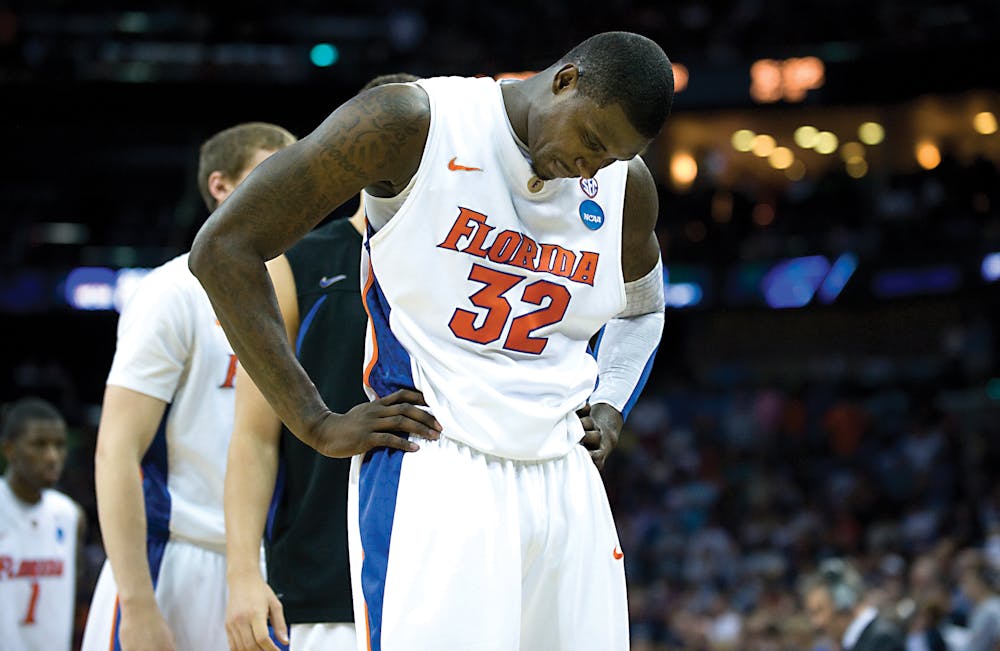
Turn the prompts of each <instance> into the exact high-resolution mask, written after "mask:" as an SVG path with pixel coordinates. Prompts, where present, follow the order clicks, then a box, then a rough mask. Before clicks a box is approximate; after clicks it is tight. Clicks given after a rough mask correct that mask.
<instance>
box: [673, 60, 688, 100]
mask: <svg viewBox="0 0 1000 651" xmlns="http://www.w3.org/2000/svg"><path fill="white" fill-rule="evenodd" d="M672 64H673V65H672V67H673V70H674V94H675V95H676V94H677V93H683V92H684V90H685V89H686V88H687V87H688V80H689V79H690V78H691V73H690V72H688V68H687V66H686V65H684V64H683V63H677V62H676V61H673V62H672Z"/></svg>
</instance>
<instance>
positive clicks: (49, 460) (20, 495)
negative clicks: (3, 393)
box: [0, 398, 86, 651]
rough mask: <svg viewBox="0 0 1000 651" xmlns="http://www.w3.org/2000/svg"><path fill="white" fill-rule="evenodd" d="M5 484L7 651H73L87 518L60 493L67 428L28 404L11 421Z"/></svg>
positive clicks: (16, 407) (2, 566)
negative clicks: (56, 486) (77, 592)
mask: <svg viewBox="0 0 1000 651" xmlns="http://www.w3.org/2000/svg"><path fill="white" fill-rule="evenodd" d="M0 441H2V442H3V456H4V458H5V459H6V460H7V472H6V474H4V476H3V477H2V478H0V648H3V649H5V651H6V650H9V651H69V649H70V648H71V646H72V642H73V620H74V615H75V610H76V588H77V577H78V569H79V568H80V563H79V556H80V553H81V551H82V545H83V536H84V533H85V531H86V518H85V516H84V515H83V511H82V509H81V508H80V506H79V505H78V504H77V503H76V502H75V501H73V500H72V499H71V498H69V497H68V496H66V495H64V494H62V493H60V492H59V491H57V490H55V489H54V488H53V486H55V485H56V482H57V481H58V480H59V477H60V475H62V471H63V466H64V465H65V463H66V423H65V422H64V421H63V418H62V416H61V415H60V414H59V412H58V411H57V410H56V408H55V407H53V406H52V405H51V404H49V403H48V402H46V401H44V400H41V399H40V398H22V399H20V400H18V401H17V402H15V403H14V404H13V405H11V407H10V409H9V410H8V411H7V413H6V414H5V416H4V422H3V430H2V433H0Z"/></svg>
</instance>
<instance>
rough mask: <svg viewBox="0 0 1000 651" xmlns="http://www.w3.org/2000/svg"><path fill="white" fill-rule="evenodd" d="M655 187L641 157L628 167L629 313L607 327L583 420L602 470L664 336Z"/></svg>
mask: <svg viewBox="0 0 1000 651" xmlns="http://www.w3.org/2000/svg"><path fill="white" fill-rule="evenodd" d="M658 211H659V207H658V200H657V196H656V184H655V183H654V182H653V177H652V176H651V175H650V173H649V169H648V168H647V167H646V164H645V163H644V162H643V161H642V159H641V158H639V157H636V158H634V159H633V160H632V161H630V162H629V174H628V182H627V184H626V189H625V207H624V219H623V224H622V272H623V275H624V278H625V283H626V288H625V289H626V298H627V303H626V306H625V311H624V312H622V314H620V315H618V317H616V318H614V319H612V320H611V321H610V322H609V323H608V324H607V325H606V326H605V328H604V334H603V337H602V338H601V343H600V347H599V349H598V352H597V363H598V368H599V371H600V376H599V377H600V381H599V384H598V387H597V389H596V390H595V391H594V393H593V394H592V395H591V397H590V408H589V412H587V415H585V416H584V418H583V422H584V428H585V435H584V438H583V444H584V445H585V446H586V447H587V448H588V449H590V450H591V457H592V458H593V459H594V462H595V463H596V464H597V465H598V467H602V466H603V464H604V461H605V460H606V459H607V456H608V455H609V454H610V453H611V451H612V450H613V449H614V448H615V446H617V444H618V437H619V433H620V432H621V428H622V426H623V425H624V422H625V416H627V415H628V410H629V408H630V406H631V405H632V404H633V402H634V399H635V396H637V395H638V394H639V393H640V392H641V391H642V388H643V385H644V384H645V379H646V377H647V372H648V369H649V366H650V365H651V364H652V361H653V356H654V355H655V352H656V346H657V344H658V343H659V339H660V335H661V334H662V332H663V293H662V277H661V274H660V273H658V271H657V270H658V269H660V266H659V262H660V245H659V242H658V241H657V239H656V233H655V231H654V228H655V226H656V218H657V214H658Z"/></svg>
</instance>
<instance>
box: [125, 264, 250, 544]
mask: <svg viewBox="0 0 1000 651" xmlns="http://www.w3.org/2000/svg"><path fill="white" fill-rule="evenodd" d="M187 258H188V256H187V254H184V255H181V256H178V257H176V258H174V259H173V260H170V261H169V262H167V263H165V264H163V265H161V266H159V267H157V268H156V269H154V270H153V271H152V272H150V273H149V275H147V276H146V277H145V278H143V279H142V281H141V282H140V284H139V286H138V287H137V288H136V291H135V292H134V293H133V294H132V296H131V297H130V298H129V300H128V303H126V305H125V307H124V309H123V310H122V314H121V318H120V319H119V322H118V344H117V348H116V350H115V357H114V361H113V362H112V365H111V371H110V373H109V374H108V380H107V383H108V384H110V385H115V386H121V387H125V388H127V389H132V390H133V391H138V392H139V393H144V394H146V395H149V396H152V397H154V398H158V399H160V400H163V401H164V402H166V403H168V405H167V411H166V413H165V415H164V419H163V422H162V423H161V425H160V430H159V431H158V432H157V434H156V437H155V438H154V440H153V442H152V444H151V445H150V447H149V450H148V451H147V453H146V456H145V458H144V459H143V462H142V472H143V491H144V493H145V501H146V517H147V520H148V523H149V527H148V528H149V532H150V535H152V536H154V537H159V538H162V539H166V538H167V534H168V533H169V534H170V535H171V536H178V537H181V538H183V539H185V540H188V541H191V542H194V543H197V544H201V545H204V546H206V547H210V548H214V549H217V550H222V549H224V547H225V526H224V519H223V512H222V491H223V481H224V479H225V472H226V457H227V455H228V449H229V438H230V436H231V434H232V429H233V409H234V407H235V396H234V394H235V392H234V391H233V386H234V384H233V380H234V377H235V374H236V356H235V355H234V354H233V349H232V346H230V345H229V340H228V339H227V338H226V335H225V333H224V332H223V330H222V327H221V326H220V325H219V322H218V319H217V318H216V316H215V312H214V311H213V309H212V304H211V303H210V302H209V300H208V295H207V294H206V293H205V291H204V289H203V288H202V286H201V284H200V283H199V282H198V279H197V278H195V276H194V275H193V274H192V273H191V272H190V271H189V270H188V265H187Z"/></svg>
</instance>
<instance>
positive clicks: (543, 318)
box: [448, 264, 570, 355]
mask: <svg viewBox="0 0 1000 651" xmlns="http://www.w3.org/2000/svg"><path fill="white" fill-rule="evenodd" d="M524 279H525V277H524V276H518V275H516V274H510V273H506V272H503V271H497V270H496V269H490V268H488V267H484V266H482V265H479V264H473V265H472V270H471V271H470V272H469V280H473V281H475V282H477V283H482V284H483V285H484V287H483V288H482V289H480V290H479V291H478V292H476V293H475V294H473V295H472V296H470V297H469V301H470V302H471V303H472V304H473V305H475V306H476V307H481V308H483V309H485V310H486V315H485V318H484V319H483V322H482V323H481V324H480V325H479V326H476V318H477V317H478V316H480V315H479V314H477V313H476V312H472V311H470V310H464V309H462V308H457V309H456V310H455V313H454V314H452V316H451V320H450V321H449V322H448V327H449V328H451V331H452V333H453V334H454V335H455V336H456V337H458V338H460V339H465V340H467V341H473V342H475V343H478V344H488V343H492V342H494V341H496V340H497V339H499V338H500V335H501V334H502V333H503V329H504V326H505V325H506V323H507V319H508V318H509V317H510V312H511V305H510V301H508V300H507V299H506V298H504V294H506V293H507V292H509V291H510V290H511V289H513V288H514V286H515V285H517V284H518V283H520V282H521V281H522V280H524ZM545 299H549V304H548V305H547V306H546V307H542V308H540V309H537V310H534V311H533V312H529V313H528V314H522V315H521V316H519V317H516V318H515V319H514V320H513V321H512V322H511V324H510V332H508V333H507V339H506V340H505V341H504V345H503V347H504V348H505V349H507V350H513V351H518V352H522V353H530V354H532V355H538V354H541V352H542V351H543V350H545V345H546V344H547V343H548V339H546V338H545V337H532V336H531V333H532V332H534V331H535V330H538V329H539V328H542V327H545V326H547V325H552V324H553V323H558V322H559V321H561V320H562V318H563V316H564V315H565V314H566V308H568V307H569V299H570V293H569V290H568V289H566V288H565V287H563V286H562V285H557V284H556V283H552V282H549V281H547V280H536V281H535V282H533V283H531V284H529V285H528V286H527V287H525V288H524V291H523V292H522V294H521V301H523V302H525V303H531V304H532V305H542V303H543V302H544V301H545Z"/></svg>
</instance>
